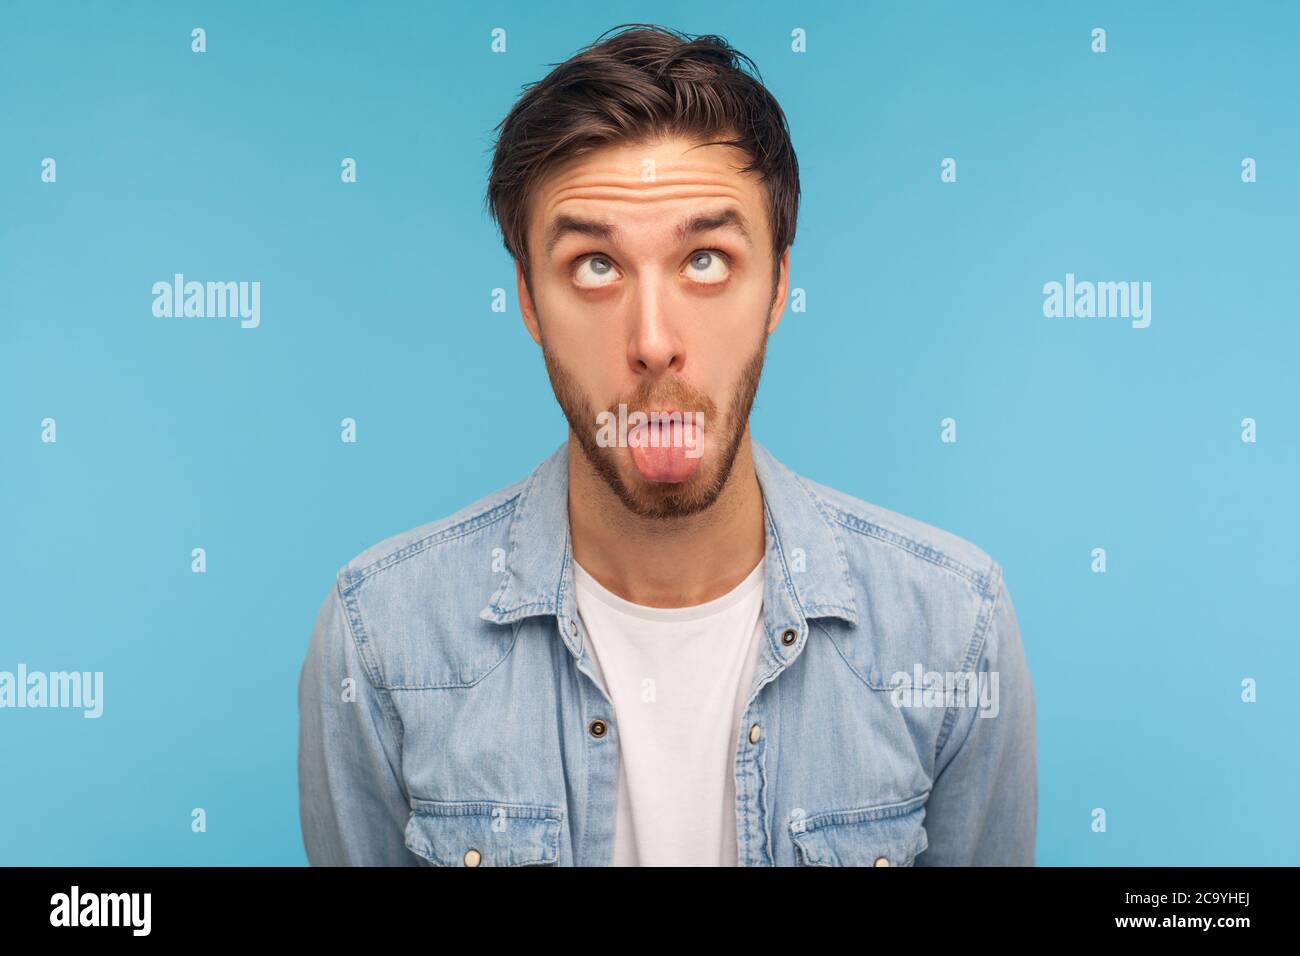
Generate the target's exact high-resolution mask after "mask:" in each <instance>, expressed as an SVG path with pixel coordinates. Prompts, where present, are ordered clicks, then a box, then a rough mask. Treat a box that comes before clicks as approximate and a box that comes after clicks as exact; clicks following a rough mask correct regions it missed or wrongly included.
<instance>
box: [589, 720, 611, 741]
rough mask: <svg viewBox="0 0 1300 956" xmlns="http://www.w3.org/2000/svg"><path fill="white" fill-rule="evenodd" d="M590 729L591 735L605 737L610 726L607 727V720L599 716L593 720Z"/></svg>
mask: <svg viewBox="0 0 1300 956" xmlns="http://www.w3.org/2000/svg"><path fill="white" fill-rule="evenodd" d="M588 729H589V730H590V731H591V736H593V737H604V736H605V731H606V730H607V729H608V728H606V726H605V722H604V721H603V720H601V719H600V718H599V717H598V718H596V719H595V720H593V721H592V722H591V726H590V727H589V728H588Z"/></svg>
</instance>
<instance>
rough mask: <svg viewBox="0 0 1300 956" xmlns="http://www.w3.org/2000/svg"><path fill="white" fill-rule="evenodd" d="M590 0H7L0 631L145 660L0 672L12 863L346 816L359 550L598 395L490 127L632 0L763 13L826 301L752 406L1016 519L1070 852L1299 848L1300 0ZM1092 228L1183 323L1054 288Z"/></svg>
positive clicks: (800, 457) (694, 26) (696, 13)
mask: <svg viewBox="0 0 1300 956" xmlns="http://www.w3.org/2000/svg"><path fill="white" fill-rule="evenodd" d="M562 6H563V5H560V4H546V5H544V6H535V5H532V4H522V3H520V4H500V3H474V4H439V5H433V4H428V5H425V4H412V5H409V6H389V5H385V6H382V7H379V5H374V7H376V8H372V7H371V5H363V4H311V5H306V4H258V3H222V4H185V3H161V2H159V3H149V4H144V3H120V4H118V3H114V4H107V3H87V4H67V3H43V4H32V3H16V2H5V3H4V5H3V7H0V11H2V12H0V456H3V459H2V460H3V467H2V468H0V495H2V496H3V510H2V511H0V520H2V521H3V524H2V525H0V549H2V551H0V598H2V599H3V601H4V608H5V614H4V625H3V630H2V632H0V669H4V670H10V671H14V670H16V669H17V666H18V664H19V662H22V663H25V664H26V665H27V667H28V668H29V669H31V670H42V671H54V670H90V671H95V670H102V671H103V672H104V674H105V685H106V686H105V712H104V716H103V717H102V718H100V719H99V720H86V719H83V717H82V716H81V714H80V712H79V711H67V710H64V711H60V710H43V711H38V710H23V711H17V710H13V711H0V767H2V768H3V771H2V772H0V782H2V785H0V863H6V864H20V863H21V864H151V863H161V864H190V863H194V864H237V863H239V864H295V863H301V862H305V855H304V853H303V849H302V844H301V837H300V833H299V829H298V804H297V780H296V763H295V761H296V745H297V737H296V734H297V710H296V702H295V693H296V681H297V677H298V671H299V668H300V666H301V664H302V659H303V655H304V652H305V650H306V646H307V639H308V635H309V632H310V629H311V625H312V623H313V620H314V616H315V614H316V611H317V609H318V607H319V605H320V602H321V600H322V599H323V598H324V596H325V594H326V591H327V590H328V588H329V587H330V585H331V582H332V578H333V575H334V572H335V571H336V570H337V569H338V568H339V567H340V566H341V565H342V564H343V563H344V562H345V561H347V560H348V559H349V558H351V557H352V556H353V555H355V554H356V553H357V552H359V551H360V550H362V549H363V548H365V547H366V546H368V545H370V544H372V543H375V542H376V541H378V540H380V539H381V538H384V537H387V536H388V535H391V534H394V533H397V532H399V531H402V530H404V529H407V528H410V527H413V526H415V525H418V524H421V523H424V522H426V521H430V520H433V519H436V518H438V517H441V516H443V515H445V514H447V513H450V512H451V511H453V510H455V509H457V508H459V507H461V506H463V505H465V504H467V503H469V502H470V501H472V500H474V499H476V498H478V497H480V496H481V495H483V494H486V493H487V492H489V491H491V490H493V489H496V488H498V487H500V486H502V485H505V484H507V483H510V482H512V481H515V480H517V479H518V478H521V477H523V476H524V475H525V474H526V473H527V472H528V470H530V469H531V468H532V467H533V466H534V465H535V464H536V463H537V462H538V461H540V460H541V458H542V457H544V456H545V455H546V454H547V453H548V452H550V451H552V450H553V449H554V448H555V447H557V446H558V445H559V444H560V442H561V441H562V440H563V438H564V434H565V431H564V423H563V418H562V416H561V414H560V412H559V410H558V408H557V407H556V405H555V404H554V401H553V400H552V398H551V393H550V388H549V383H548V381H547V378H546V375H545V370H544V368H543V365H542V362H541V359H540V355H539V354H538V352H537V350H536V348H535V347H534V345H533V343H532V342H531V340H530V339H529V338H528V336H527V335H526V333H525V331H524V329H523V328H522V325H521V323H520V322H519V320H518V310H517V308H516V305H515V302H514V284H513V272H512V267H511V262H510V260H509V259H508V258H507V256H506V253H505V251H504V249H503V247H502V246H501V243H500V239H499V236H498V234H497V232H496V231H495V227H494V226H493V225H492V224H491V222H490V220H489V219H488V218H487V216H486V214H485V212H484V209H483V201H482V197H483V188H484V185H485V178H486V172H487V167H488V162H489V160H490V147H491V143H492V139H491V136H492V127H493V126H494V125H495V124H496V123H497V122H498V121H499V120H500V119H501V118H502V117H503V116H504V115H505V113H506V111H507V110H508V109H509V107H510V105H511V104H512V102H513V101H514V99H515V97H516V96H517V95H518V94H519V92H520V90H521V87H522V86H523V85H524V84H526V83H531V82H533V81H535V80H537V79H540V78H541V77H542V76H543V75H544V74H545V72H546V71H547V70H548V69H549V64H552V63H556V62H559V61H560V60H562V59H564V58H565V57H567V56H569V55H570V54H571V53H573V52H575V51H576V50H577V49H578V48H579V47H581V46H583V45H584V44H586V43H588V42H590V41H591V40H593V39H595V38H596V36H597V35H599V34H600V33H601V32H602V31H604V30H606V29H608V28H610V27H612V26H614V25H616V24H618V23H623V22H628V21H635V20H650V21H654V22H659V23H663V24H665V25H668V26H672V27H675V28H677V29H681V30H686V31H689V32H693V33H704V32H713V33H720V34H722V35H723V36H725V37H726V38H727V39H729V40H730V41H731V42H733V43H734V44H735V45H736V46H737V47H738V48H739V49H740V50H742V51H743V52H745V53H747V54H749V55H750V56H751V57H753V58H754V60H755V61H756V62H757V64H758V66H759V68H760V70H761V71H762V73H763V77H764V79H765V81H766V82H767V83H768V85H769V86H770V88H771V89H772V91H773V93H774V94H775V95H776V96H777V98H778V99H779V100H780V101H781V103H782V105H783V107H784V108H785V110H786V112H787V114H788V116H789V120H790V123H791V127H792V131H793V136H794V142H795V147H796V149H797V151H798V155H799V159H800V163H801V166H802V174H803V189H804V204H803V207H802V210H801V217H800V223H799V230H798V236H797V239H796V242H795V245H794V249H793V251H792V254H791V265H792V285H793V286H796V287H799V288H803V289H805V290H807V301H808V311H807V312H806V313H803V314H791V313H789V312H787V314H786V316H785V319H784V321H783V323H782V325H781V326H780V328H779V329H778V331H777V333H776V335H775V337H774V339H773V340H772V342H771V343H770V346H769V352H768V354H769V359H768V365H767V369H766V372H765V378H764V381H763V386H762V389H761V391H760V393H759V398H758V402H757V405H756V409H755V413H754V418H753V424H754V434H755V436H756V437H757V438H758V439H759V440H760V441H763V442H764V443H766V444H767V445H768V447H769V448H771V449H772V450H773V451H774V452H775V453H776V454H777V456H778V457H779V458H781V459H783V460H784V461H785V462H786V463H787V464H789V465H790V466H791V467H793V468H795V469H796V470H797V471H800V472H802V473H804V474H806V475H808V476H809V477H811V478H814V479H816V480H819V481H822V482H825V483H827V484H830V485H833V486H837V487H839V488H842V489H843V490H845V491H847V492H849V493H852V494H855V495H858V496H859V497H862V498H866V499H868V500H870V501H873V502H875V503H877V504H880V505H883V506H885V507H888V508H892V509H895V510H897V511H901V512H904V513H907V514H910V515H913V516H915V517H917V518H920V519H922V520H925V521H928V522H931V523H933V524H936V525H939V526H940V527H943V528H946V529H948V530H950V531H953V532H954V533H957V534H959V535H962V536H963V537H966V538H969V539H970V540H972V541H974V542H975V543H976V544H978V545H980V546H981V547H983V548H984V549H985V550H987V551H988V552H989V553H990V554H991V555H993V556H994V557H995V558H996V559H997V560H999V561H1000V562H1002V564H1003V565H1004V567H1005V569H1006V575H1007V581H1008V583H1009V586H1010V588H1011V593H1012V595H1013V599H1014V601H1015V605H1016V609H1017V612H1018V615H1019V620H1020V624H1021V628H1022V633H1023V636H1024V641H1025V645H1026V649H1027V654H1028V659H1029V665H1030V668H1031V671H1032V674H1033V678H1034V682H1035V688H1036V693H1037V699H1038V708H1039V710H1038V713H1039V761H1040V774H1041V803H1040V817H1039V830H1038V861H1039V863H1041V864H1075V863H1080V864H1107V863H1115V864H1162V863H1167V864H1283V863H1290V864H1294V863H1296V862H1297V861H1298V860H1300V823H1298V822H1297V817H1296V807H1297V805H1300V781H1298V777H1300V774H1298V772H1297V771H1298V770H1300V755H1298V753H1300V751H1298V748H1297V745H1296V740H1295V732H1296V729H1297V728H1298V727H1300V702H1298V698H1297V695H1296V692H1295V686H1294V685H1295V679H1296V675H1297V673H1298V672H1300V651H1297V643H1298V638H1300V633H1298V629H1297V625H1296V601H1297V593H1298V592H1300V588H1297V583H1296V582H1297V574H1298V572H1300V561H1298V560H1297V553H1298V552H1297V542H1298V541H1300V517H1298V513H1297V508H1296V506H1295V499H1294V495H1295V491H1296V489H1297V487H1300V455H1298V454H1297V447H1298V445H1297V438H1298V437H1300V436H1297V421H1296V418H1297V412H1298V411H1300V403H1298V402H1297V398H1298V397H1300V394H1298V392H1300V390H1298V389H1297V385H1296V360H1297V356H1298V355H1300V332H1298V331H1297V329H1298V323H1297V320H1298V318H1300V316H1297V302H1300V295H1298V293H1300V289H1298V284H1300V283H1298V281H1297V234H1296V223H1297V221H1300V217H1298V215H1297V214H1298V213H1300V189H1298V187H1297V181H1298V179H1300V116H1298V115H1297V106H1296V104H1297V92H1298V91H1300V55H1298V54H1297V49H1298V43H1300V30H1298V29H1297V27H1298V26H1300V14H1298V13H1297V11H1296V7H1295V5H1292V4H1287V3H1281V2H1277V3H1261V2H1256V3H1248V4H1239V5H1233V6H1231V7H1229V6H1228V5H1226V4H1208V3H1206V4H1146V5H1142V6H1143V9H1142V10H1135V9H1131V8H1132V7H1134V6H1135V5H1133V4H1127V3H1125V4H1113V5H1107V4H1099V3H1090V4H1088V5H1087V10H1086V12H1085V11H1083V10H1082V9H1081V10H1077V11H1075V10H1071V9H1070V8H1069V7H1067V6H1064V5H1059V6H1057V5H1050V4H1042V3H1028V2H1026V3H1015V4H988V5H986V6H985V7H983V8H981V7H980V5H977V4H973V3H954V4H906V3H891V4H870V5H863V6H865V7H866V9H865V10H864V11H857V10H856V9H855V10H853V11H852V12H850V10H849V9H848V8H850V7H853V8H856V7H857V6H858V5H857V4H834V5H817V4H807V3H800V4H797V5H794V6H790V5H786V4H777V3H755V2H744V3H734V4H726V3H711V4H706V5H700V4H698V3H653V4H647V3H642V4H627V3H608V4H599V5H592V4H588V3H582V4H578V3H574V4H570V5H567V9H561V7H562ZM1073 6H1079V7H1082V6H1083V5H1073ZM841 8H843V9H841ZM195 26H202V27H204V28H206V30H207V40H208V52H207V53H205V54H203V55H196V54H194V53H192V52H190V30H191V28H193V27H195ZM497 26H501V27H505V28H506V29H507V31H508V44H509V46H508V50H509V52H508V53H507V54H505V55H493V54H492V53H491V52H490V49H489V42H490V31H491V29H492V28H493V27H497ZM1094 26H1102V27H1105V28H1106V30H1107V32H1108V52H1106V53H1105V54H1104V55H1098V54H1094V53H1092V52H1091V51H1090V49H1089V46H1090V31H1091V29H1092V28H1093V27H1094ZM794 27H803V28H805V29H806V30H807V31H808V38H809V39H808V52H807V53H806V54H803V55H795V54H793V53H791V52H790V49H789V46H790V39H789V37H790V31H791V29H792V28H794ZM46 156H50V157H54V158H55V159H56V160H57V162H58V182H57V183H55V184H45V183H42V182H41V181H40V163H41V160H42V158H43V157H46ZM345 156H351V157H355V158H356V159H357V161H358V172H359V180H360V181H359V182H358V183H357V184H355V185H343V184H341V183H340V181H339V163H340V160H341V159H342V158H343V157H345ZM947 156H951V157H954V158H956V159H957V161H958V175H959V179H958V182H957V183H955V184H947V185H945V184H942V183H941V182H940V180H939V163H940V161H941V160H942V159H943V158H944V157H947ZM1246 156H1251V157H1254V158H1255V159H1256V160H1257V161H1258V169H1259V181H1258V182H1257V183H1255V184H1251V185H1247V184H1243V183H1242V182H1241V178H1240V163H1241V160H1242V158H1243V157H1246ZM175 272H183V273H185V274H186V276H187V277H189V278H194V279H198V280H200V281H204V280H209V279H211V280H241V279H242V280H258V281H260V282H261V283H262V322H261V327H260V328H257V329H251V330H244V329H240V328H239V327H238V323H237V321H234V320H200V319H188V320H183V319H182V320H163V319H156V318H154V317H153V315H152V313H151V306H152V301H153V298H152V294H151V292H150V287H151V285H152V284H153V283H154V282H155V281H158V280H169V279H170V277H171V276H172V274H173V273H175ZM1066 272H1074V273H1075V274H1076V275H1077V276H1078V277H1079V278H1080V279H1091V280H1130V279H1131V280H1139V281H1141V280H1146V281H1150V282H1151V283H1152V284H1153V294H1152V323H1151V327H1150V328H1148V329H1145V330H1138V329H1133V328H1131V327H1130V326H1129V323H1128V322H1127V321H1126V320H1114V321H1112V320H1107V319H1048V318H1045V317H1044V316H1043V314H1042V291H1041V290H1042V286H1043V283H1044V282H1047V281H1051V280H1056V281H1062V280H1063V279H1064V276H1065V273H1066ZM495 287H505V288H506V289H508V290H509V295H510V310H509V314H507V315H501V314H497V313H493V312H491V311H490V308H489V306H490V296H491V290H492V289H493V288H495ZM47 416H50V417H53V418H55V419H57V422H58V442H57V444H54V445H49V444H43V443H41V441H40V438H39V435H40V422H41V419H43V418H45V417H47ZM947 416H952V417H954V418H956V419H957V422H958V436H959V441H958V443H957V444H956V445H945V444H942V443H941V442H940V441H939V422H940V420H941V419H942V418H944V417H947ZM1247 416H1250V417H1253V418H1255V419H1256V420H1257V421H1258V423H1259V441H1258V443H1257V444H1254V445H1250V444H1245V443H1243V442H1242V441H1241V440H1240V422H1241V419H1242V418H1244V417H1247ZM344 417H352V418H355V419H356V420H357V422H358V438H359V440H358V443H357V444H356V445H347V444H343V443H342V442H340V440H339V422H340V419H342V418H344ZM194 547H203V548H206V550H207V559H208V571H207V573H206V574H203V575H197V574H193V573H191V571H190V550H191V548H194ZM1094 547H1104V548H1106V550H1107V553H1108V559H1109V570H1108V572H1107V573H1106V574H1104V575H1097V574H1093V573H1091V571H1090V567H1089V564H1090V552H1091V549H1092V548H1094ZM1245 677H1252V678H1255V679H1256V680H1257V681H1258V694H1259V699H1258V702H1257V703H1255V704H1244V703H1242V702H1241V700H1240V693H1241V686H1240V685H1241V680H1242V679H1243V678H1245ZM194 807H203V808H204V809H205V810H206V812H207V822H208V830H207V832H206V833H203V834H195V833H192V832H191V830H190V811H191V809H192V808H194ZM1094 807H1104V808H1105V809H1106V812H1107V814H1108V831H1107V832H1106V833H1104V834H1098V833H1093V832H1092V831H1091V828H1090V822H1091V817H1090V811H1091V810H1092V808H1094Z"/></svg>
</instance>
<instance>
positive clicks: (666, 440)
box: [299, 25, 1038, 866]
mask: <svg viewBox="0 0 1300 956" xmlns="http://www.w3.org/2000/svg"><path fill="white" fill-rule="evenodd" d="M741 61H744V62H746V63H748V62H749V61H748V60H747V59H746V58H744V57H743V56H741V55H739V54H737V53H736V52H735V51H733V50H731V49H730V48H729V47H728V46H726V44H725V42H724V41H722V40H720V39H719V38H717V37H701V38H696V39H695V40H690V39H688V38H685V37H682V36H680V35H678V34H675V33H673V32H670V31H666V30H662V29H659V28H653V27H645V26H643V25H632V28H631V29H628V30H622V31H620V32H617V33H615V34H614V35H613V36H611V37H608V38H605V39H603V40H602V41H601V42H598V43H597V44H595V45H593V46H592V47H589V48H587V49H586V50H584V51H583V52H581V53H579V54H578V55H577V56H575V57H573V58H572V59H570V60H569V61H567V62H566V63H564V64H561V65H560V66H558V67H557V68H556V69H555V70H554V71H553V72H552V73H551V74H550V75H549V76H548V77H546V79H544V80H543V81H542V82H541V83H539V84H537V85H535V86H534V87H532V88H530V89H529V90H528V91H527V92H526V93H525V95H524V96H523V97H522V98H521V99H520V101H519V102H518V103H517V104H516V105H515V107H514V108H513V109H512V110H511V112H510V114H509V115H508V116H507V117H506V119H505V120H504V121H503V123H502V124H501V127H500V129H501V134H500V136H499V138H498V141H497V145H496V152H495V157H494V161H493V166H492V172H491V178H490V183H489V187H488V200H489V203H490V207H491V211H492V213H493V215H494V217H495V219H496V221H497V222H498V223H499V224H500V226H501V229H502V232H503V235H504V239H505V244H506V248H507V249H508V250H509V252H510V254H511V255H512V257H513V258H514V260H515V264H516V279H517V287H518V293H519V298H520V310H521V312H522V315H523V320H524V324H525V325H526V327H527V329H528V332H529V334H530V335H531V336H532V337H533V339H534V341H536V342H537V344H538V345H539V346H540V347H541V351H542V355H543V358H544V360H545V363H546V368H547V371H548V373H549V375H550V379H551V383H552V386H553V388H554V391H555V396H556V399H557V400H558V402H559V405H560V407H561V409H562V410H563V412H564V414H565V417H566V418H567V419H568V424H569V434H568V440H567V442H566V443H565V444H563V445H562V446H561V447H560V448H559V449H558V450H557V451H556V452H555V453H554V454H553V455H552V456H551V457H550V458H548V459H547V460H546V461H544V462H543V463H542V464H541V465H540V466H538V467H537V468H536V469H535V470H534V471H533V472H532V473H531V475H529V477H528V478H526V479H525V480H523V481H520V482H518V483H517V484H514V485H512V486H510V487H508V488H505V489H503V490H501V491H499V492H497V493H495V494H493V495H490V496H488V497H487V498H484V499H482V500H481V501H479V502H477V503H475V504H473V505H470V506H469V507H468V508H466V509H464V510H462V511H460V512H459V513H457V514H455V515H452V516H450V517H448V518H445V519H443V520H441V521H436V522H434V523H432V524H428V525H425V526H423V527H419V528H416V529H414V530H412V531H409V532H406V533H404V534H401V535H398V536H396V537H394V538H391V539H389V540H386V541H384V542H382V543H380V544H378V545H376V546H375V547H373V548H370V549H369V550H367V551H365V552H363V553H362V554H361V555H359V556H357V557H356V558H355V559H353V560H352V561H350V562H348V564H347V565H346V566H344V567H343V568H342V569H341V570H340V571H339V573H338V576H337V580H336V581H335V586H334V587H333V588H332V589H331V590H330V592H329V595H328V596H327V597H326V599H325V602H324V604H323V606H322V608H321V610H320V614H319V617H318V619H317V621H316V626H315V629H314V631H313V633H312V638H311V646H310V650H309V653H308V657H307V661H306V664H305V666H304V668H303V672H302V676H301V680H300V684H299V706H300V710H301V736H300V757H299V773H300V791H301V811H302V827H303V837H304V841H305V844H306V849H307V855H308V858H309V860H310V861H311V863H313V864H407V865H446V866H522V865H546V864H554V865H582V866H592V865H595V866H600V865H610V864H614V865H714V866H716V865H745V866H753V865H818V866H825V865H847V866H900V865H901V866H906V865H911V864H968V865H969V864H977V865H982V864H1032V862H1033V852H1034V832H1035V824H1036V817H1037V796H1038V785H1037V768H1036V742H1035V704H1034V697H1033V691H1032V687H1031V685H1030V679H1029V673H1028V670H1027V667H1026V663H1025V657H1024V651H1023V647H1022V645H1021V640H1020V634H1019V629H1018V626H1017V622H1016V616H1015V612H1014V610H1013V607H1012V604H1011V599H1010V597H1009V595H1008V593H1007V588H1006V584H1005V582H1004V580H1003V575H1002V569H1001V568H1000V566H999V565H998V564H997V563H995V562H994V561H993V560H992V559H991V558H989V556H988V555H986V554H984V553H983V552H982V551H980V550H979V549H978V548H976V547H975V546H974V545H972V544H969V543H967V542H966V541H963V540H961V539H960V538H957V537H954V536H953V535H950V534H947V533H945V532H943V531H940V530H938V529H936V528H932V527H930V526H928V525H925V524H922V523H920V522H919V521H915V520H913V519H910V518H907V517H904V516H902V515H898V514H894V513H892V512H889V511H886V510H884V509H882V508H879V507H876V506H874V505H871V504H868V503H866V502H863V501H860V500H857V499H855V498H852V497H850V496H848V495H845V494H842V493H840V492H838V491H834V490H832V489H830V488H826V487H823V486H821V485H818V484H815V483H813V482H811V481H808V480H806V479H804V478H802V477H799V476H798V475H796V474H794V473H793V472H791V471H790V470H788V469H787V468H786V467H785V466H783V465H782V464H780V463H779V462H777V461H776V460H775V459H774V458H773V457H772V455H771V454H770V453H769V452H768V451H767V450H766V449H764V448H763V447H762V446H761V445H760V444H758V443H757V442H755V441H754V440H753V439H752V438H751V436H750V433H749V423H748V419H749V411H750V406H751V403H752V401H753V398H754V394H755V391H756V389H757V387H758V381H759V373H760V370H761V368H762V365H763V356H764V349H765V346H766V343H767V338H768V336H769V335H770V334H771V333H772V331H773V330H774V329H775V328H776V325H777V322H778V321H779V320H780V317H781V313H782V311H783V309H784V307H785V301H786V293H787V283H788V268H789V246H790V244H791V242H792V241H793V238H794V232H795V220H796V215H797V207H798V197H799V181H798V165H797V162H796V159H795V154H794V150H793V148H792V147H791V144H790V138H789V134H788V129H787V126H786V122H785V118H784V115H783V114H782V112H781V109H780V107H779V106H778V105H777V103H776V101H775V100H774V99H773V98H772V96H771V95H770V93H768V92H767V91H766V90H765V89H764V88H763V87H762V86H761V85H760V83H759V82H758V81H757V80H756V79H754V78H753V77H751V75H750V74H749V73H748V72H747V71H745V70H743V69H741V67H740V63H741ZM751 65H752V64H751Z"/></svg>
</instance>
